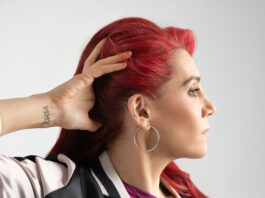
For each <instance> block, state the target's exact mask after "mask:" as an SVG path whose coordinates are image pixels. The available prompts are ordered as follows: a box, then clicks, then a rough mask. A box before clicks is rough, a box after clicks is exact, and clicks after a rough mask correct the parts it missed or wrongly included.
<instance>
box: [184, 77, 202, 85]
mask: <svg viewBox="0 0 265 198" xmlns="http://www.w3.org/2000/svg"><path fill="white" fill-rule="evenodd" d="M192 80H197V81H198V82H200V80H201V77H200V76H191V77H189V78H188V79H186V80H185V81H184V82H183V83H182V84H181V86H182V87H184V86H185V85H186V84H188V83H189V82H190V81H192Z"/></svg>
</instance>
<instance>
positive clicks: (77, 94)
mask: <svg viewBox="0 0 265 198" xmlns="http://www.w3.org/2000/svg"><path fill="white" fill-rule="evenodd" d="M105 41H106V39H103V40H101V41H100V42H99V43H98V44H97V46H96V47H95V48H94V49H93V51H92V52H91V54H90V56H89V57H88V58H87V59H86V61H85V64H84V68H83V71H82V73H81V74H78V75H75V76H74V77H73V78H72V79H70V80H68V81H67V82H65V83H64V84H62V85H60V86H58V87H56V88H54V89H53V90H51V91H49V92H47V95H48V97H49V98H50V99H51V101H52V102H53V103H54V104H55V106H56V107H57V108H56V109H57V116H56V117H55V121H54V122H55V126H60V127H62V128H65V129H80V130H88V131H96V130H97V129H98V128H100V127H101V123H98V122H96V121H94V120H91V119H90V118H89V114H88V112H89V111H90V110H91V109H92V107H93V105H94V103H95V95H94V91H93V87H92V83H93V80H94V78H97V77H100V76H102V75H104V74H107V73H110V72H114V71H118V70H121V69H124V68H126V63H124V62H122V61H125V60H126V59H128V58H130V57H131V52H123V53H120V54H117V55H115V56H111V57H108V58H105V59H101V60H98V61H97V62H95V60H96V59H97V57H98V56H99V54H100V51H101V48H102V47H103V45H104V43H105Z"/></svg>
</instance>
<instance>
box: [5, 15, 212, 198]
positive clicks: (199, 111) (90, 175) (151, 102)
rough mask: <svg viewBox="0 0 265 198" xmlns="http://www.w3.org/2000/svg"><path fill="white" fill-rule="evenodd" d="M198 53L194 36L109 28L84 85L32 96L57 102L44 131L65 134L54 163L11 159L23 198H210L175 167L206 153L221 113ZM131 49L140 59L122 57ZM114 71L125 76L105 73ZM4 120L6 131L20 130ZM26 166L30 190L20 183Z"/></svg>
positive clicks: (88, 64)
mask: <svg viewBox="0 0 265 198" xmlns="http://www.w3.org/2000/svg"><path fill="white" fill-rule="evenodd" d="M103 38H106V39H105V40H102V39H103ZM97 43H99V44H98V45H96V44H97ZM95 46H96V47H95ZM194 47H195V39H194V36H193V34H192V32H191V30H188V29H181V28H175V27H167V28H160V27H159V26H157V25H156V24H154V23H153V22H151V21H148V20H146V19H143V18H136V17H131V18H124V19H120V20H117V21H114V22H113V23H111V24H109V25H107V26H105V27H104V28H102V29H101V30H100V31H98V32H97V33H96V34H95V35H94V36H93V38H92V39H91V40H90V42H89V43H88V45H87V46H86V48H85V50H84V52H83V54H82V56H81V59H80V62H79V65H78V68H77V70H76V73H75V78H73V79H72V80H70V81H69V82H67V83H65V84H63V85H61V86H59V87H57V88H55V89H54V90H52V91H50V92H47V93H45V94H40V95H35V97H34V96H33V97H32V98H34V99H35V101H41V100H43V101H45V100H46V101H47V102H48V104H50V105H45V106H44V107H43V116H44V121H43V125H45V126H54V125H55V126H60V127H62V131H61V134H60V137H59V139H58V140H57V142H56V144H55V145H54V147H53V148H52V150H51V151H50V153H49V154H48V156H47V158H46V159H41V158H40V157H37V156H27V157H25V158H18V157H17V158H10V157H6V156H2V158H1V160H0V162H1V161H2V164H1V165H0V168H1V167H4V168H6V169H7V167H13V169H12V168H9V170H6V171H2V173H1V174H2V175H5V177H6V178H11V177H12V176H13V177H14V178H16V179H15V182H14V184H13V185H14V186H15V187H17V188H18V189H20V192H18V194H19V193H20V194H19V195H20V196H21V195H22V194H23V193H24V194H23V195H26V193H31V195H32V196H33V197H34V196H35V197H41V196H44V197H49V198H51V197H52V198H55V197H122V198H123V197H141V198H144V197H148V198H153V197H206V196H205V195H204V194H203V193H202V192H200V191H199V189H198V188H197V187H196V186H195V185H194V184H193V183H192V181H191V179H190V176H189V174H188V173H186V172H184V171H182V170H181V169H179V168H178V166H177V165H176V164H175V163H174V162H173V160H175V159H179V158H201V157H203V156H204V155H205V154H206V151H207V131H208V129H209V124H208V117H209V116H210V115H212V114H213V113H214V112H215V111H216V108H215V106H214V104H213V103H212V102H211V101H210V100H209V99H208V98H207V96H206V95H205V93H204V91H203V89H202V87H201V84H200V73H199V71H198V69H197V67H196V65H195V63H194V61H193V59H192V57H191V56H192V54H193V51H194ZM93 49H94V50H93ZM126 51H131V52H132V54H131V53H130V52H128V53H123V54H122V56H121V55H120V56H119V55H118V56H113V55H114V54H117V53H121V52H126ZM109 56H111V58H107V57H109ZM118 57H119V58H118ZM122 61H126V64H127V66H126V68H125V69H124V67H125V64H122V63H120V62H122ZM103 65H104V66H103ZM106 65H107V66H106ZM105 66H106V67H105ZM109 66H111V67H113V68H114V67H115V69H112V70H115V71H116V72H112V73H108V72H110V71H104V72H103V71H101V70H102V69H103V68H104V69H106V68H109ZM120 69H121V70H120ZM118 70H120V71H118ZM82 72H83V73H85V74H86V75H85V76H86V78H85V77H84V78H82V80H81V81H82V82H83V83H80V78H81V77H79V78H78V75H80V73H82ZM105 73H108V74H105ZM102 74H105V75H102ZM81 75H82V74H81ZM93 79H94V80H93ZM92 81H93V89H92ZM77 82H78V83H77ZM81 84H82V85H81ZM88 87H89V88H88ZM43 98H45V100H44V99H43ZM80 101H82V102H80ZM37 103H38V102H36V104H37ZM25 104H26V102H25ZM38 104H39V103H38ZM77 104H78V105H77ZM0 105H1V103H0ZM36 106H37V105H36ZM0 107H1V106H0ZM73 107H75V108H73ZM32 108H33V107H32ZM0 109H1V108H0ZM34 109H35V108H34ZM5 111H6V112H8V110H7V109H6V110H5ZM87 112H89V114H88V116H87ZM2 115H3V123H4V127H3V128H4V129H5V130H4V131H13V130H15V129H18V128H16V127H14V128H12V126H11V125H10V124H5V123H6V121H5V120H8V119H7V118H4V115H5V113H2ZM36 115H37V114H36ZM6 117H8V116H6ZM10 117H11V116H10ZM37 118H38V117H36V118H35V120H39V119H37ZM9 120H10V118H9ZM32 120H33V119H32ZM32 126H35V127H36V125H34V124H32V125H31V126H30V127H32ZM38 126H39V125H38ZM24 127H29V126H26V125H25V126H24ZM7 128H8V129H7ZM86 131H89V132H91V133H86ZM4 133H6V132H4ZM15 166H16V168H15ZM18 166H19V167H20V169H21V170H20V173H19V174H21V175H23V176H24V179H25V180H27V179H28V180H30V182H29V181H27V182H28V185H24V186H23V185H22V183H23V182H22V181H20V179H18V177H17V176H16V175H15V176H14V175H10V172H11V171H13V170H14V169H16V170H17V169H19V168H18ZM1 169H2V168H1ZM0 171H1V170H0ZM17 172H19V171H18V170H17ZM25 175H26V176H25ZM29 178H30V179H29ZM6 180H7V181H6V182H5V179H3V181H2V185H3V189H6V188H8V187H9V188H10V184H8V181H9V179H6ZM18 186H20V188H19V187H18ZM21 186H23V187H25V188H28V191H26V190H25V188H22V187H21ZM21 189H22V190H21ZM30 189H31V190H30ZM5 191H6V192H5ZM21 191H24V192H21ZM29 191H30V192H29ZM8 192H9V194H10V193H11V191H8V190H4V193H6V194H8ZM4 193H2V194H4ZM27 197H29V196H27Z"/></svg>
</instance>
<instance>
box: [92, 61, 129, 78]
mask: <svg viewBox="0 0 265 198" xmlns="http://www.w3.org/2000/svg"><path fill="white" fill-rule="evenodd" d="M126 67H127V63H126V62H125V63H115V64H110V65H100V66H99V67H95V68H96V70H95V71H93V72H92V74H90V75H91V76H93V77H94V78H98V77H100V76H102V75H104V74H107V73H111V72H114V71H118V70H122V69H125V68H126Z"/></svg>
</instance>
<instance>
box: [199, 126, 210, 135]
mask: <svg viewBox="0 0 265 198" xmlns="http://www.w3.org/2000/svg"><path fill="white" fill-rule="evenodd" d="M209 129H210V127H209V128H208V129H206V130H204V131H203V132H201V133H202V134H206V133H208V131H209Z"/></svg>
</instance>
